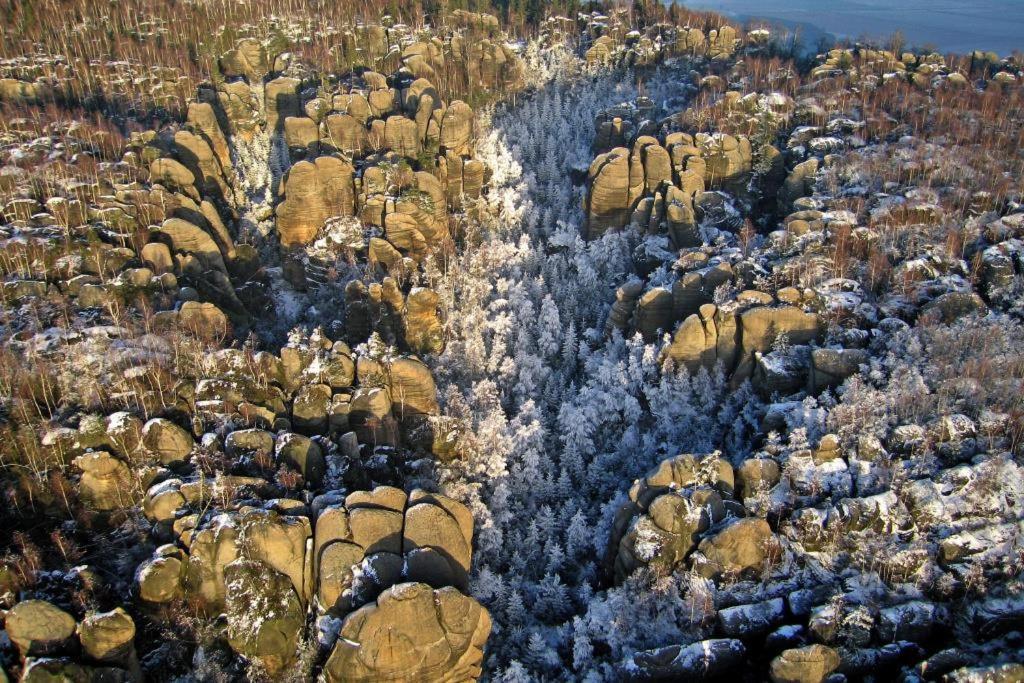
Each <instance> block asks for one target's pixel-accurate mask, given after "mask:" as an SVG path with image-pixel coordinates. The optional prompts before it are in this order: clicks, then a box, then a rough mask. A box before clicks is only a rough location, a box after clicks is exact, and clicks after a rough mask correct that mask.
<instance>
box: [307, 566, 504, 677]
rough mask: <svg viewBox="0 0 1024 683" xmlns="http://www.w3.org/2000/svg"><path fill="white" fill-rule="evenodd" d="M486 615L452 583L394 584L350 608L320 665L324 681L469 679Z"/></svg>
mask: <svg viewBox="0 0 1024 683" xmlns="http://www.w3.org/2000/svg"><path fill="white" fill-rule="evenodd" d="M490 631H491V619H490V616H489V615H488V613H487V610H485V609H484V608H483V607H481V606H480V605H479V604H478V603H477V602H476V601H475V600H473V599H472V598H468V597H466V596H464V595H462V594H461V593H459V592H458V591H456V590H455V589H453V588H442V589H440V590H431V588H430V586H427V585H424V584H418V583H405V584H399V585H397V586H395V587H393V588H390V589H388V590H387V591H385V592H384V593H382V594H381V596H380V597H379V598H378V599H377V602H376V603H375V604H370V605H367V606H365V607H362V608H360V609H359V610H357V611H356V612H353V613H352V614H351V615H349V616H348V617H347V618H346V619H345V622H344V624H343V625H342V628H341V634H340V638H339V639H338V643H337V644H336V645H335V647H334V651H333V652H331V656H330V658H329V659H328V660H327V664H326V665H325V668H324V676H325V678H326V680H328V681H379V680H436V681H452V682H455V681H472V680H476V678H478V677H479V675H480V673H481V668H480V664H481V662H482V661H483V647H484V644H485V643H486V641H487V637H488V635H489V634H490Z"/></svg>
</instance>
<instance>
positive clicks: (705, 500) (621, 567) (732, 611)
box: [605, 415, 1024, 682]
mask: <svg viewBox="0 0 1024 683" xmlns="http://www.w3.org/2000/svg"><path fill="white" fill-rule="evenodd" d="M1005 425H1006V423H1005V421H1001V420H1000V419H999V418H998V417H997V416H990V417H989V418H988V419H987V421H986V423H985V425H984V427H982V426H981V425H978V424H976V423H975V422H974V421H972V420H971V419H970V418H968V417H966V416H964V415H954V416H950V417H946V418H942V419H939V420H936V421H935V422H934V423H932V424H929V425H928V426H927V427H926V428H922V427H919V426H917V425H913V424H910V425H901V426H898V427H896V428H894V429H893V430H892V432H891V433H890V435H889V436H888V437H887V438H886V439H885V440H884V442H883V441H880V440H878V439H876V438H874V437H862V438H860V439H859V440H858V441H857V443H856V444H855V445H853V446H852V447H844V446H843V445H842V443H841V440H840V439H839V438H838V437H837V436H835V435H826V436H825V437H823V438H822V439H821V440H820V442H819V443H818V444H817V445H816V446H815V447H813V448H807V449H803V450H791V449H783V448H777V447H771V448H768V449H766V450H765V451H762V452H759V453H756V454H755V455H754V456H753V457H750V458H747V459H745V460H743V461H742V462H740V463H739V464H738V465H737V466H735V467H734V466H733V464H732V463H731V462H730V461H729V460H727V459H726V458H725V457H723V456H722V455H721V454H719V453H713V454H710V455H705V456H694V455H681V456H677V457H674V458H670V459H668V460H665V461H663V462H662V463H661V464H660V465H659V466H658V467H657V468H655V469H654V470H652V471H651V472H650V473H648V474H647V475H646V476H645V477H644V478H643V479H640V480H638V481H636V482H635V483H634V484H633V486H632V488H631V489H630V491H629V501H628V502H627V503H625V504H624V505H623V506H622V507H621V508H620V509H619V511H618V513H617V514H616V516H615V519H614V522H613V525H612V532H611V537H610V539H609V545H608V551H607V555H606V558H605V569H606V571H607V572H608V575H609V576H610V577H611V578H612V579H613V580H614V581H616V582H620V581H622V580H624V579H625V578H626V577H628V576H629V575H630V574H632V573H633V572H635V571H637V570H638V569H641V568H646V569H647V570H648V571H653V572H655V573H657V574H669V573H673V572H680V571H690V572H693V573H695V574H697V575H699V576H703V577H707V578H708V579H711V580H712V581H714V583H715V584H716V585H717V587H718V590H717V591H716V590H712V591H711V593H710V597H709V598H708V600H709V601H710V602H711V603H712V606H713V609H711V610H710V612H709V616H708V617H707V619H705V621H704V623H703V625H702V628H701V633H703V635H704V637H707V638H711V639H710V640H704V641H700V642H697V643H693V644H690V645H675V646H670V647H664V648H660V649H657V650H652V651H644V652H638V653H635V654H633V655H631V656H630V657H629V658H628V659H627V661H626V662H624V663H623V664H622V675H623V676H626V677H628V678H630V679H631V680H662V679H667V678H671V677H673V676H686V675H690V676H696V677H697V678H698V679H700V680H705V677H706V676H709V675H711V674H709V673H708V672H719V673H727V672H729V671H735V672H738V671H740V670H742V668H743V667H744V666H746V665H747V662H749V660H750V658H751V657H752V656H753V657H757V658H763V659H764V660H765V661H766V663H767V662H768V660H770V663H768V664H767V671H768V672H769V674H770V677H771V679H772V680H773V681H816V682H820V681H825V680H831V679H830V678H829V675H830V674H832V673H833V672H835V673H836V674H837V675H838V674H841V675H843V676H845V677H846V678H847V679H849V678H851V677H854V678H857V677H861V676H864V675H867V674H873V675H878V674H879V673H880V672H882V671H889V672H893V673H895V672H896V671H898V670H900V669H901V668H904V670H906V669H910V670H914V671H916V672H917V674H918V675H920V676H922V677H936V676H943V675H946V674H948V675H949V680H955V681H959V680H982V679H985V680H1014V678H1013V677H1014V676H1018V675H1019V674H1020V670H1021V669H1020V665H1018V664H1001V665H995V666H987V667H986V666H977V664H976V662H977V661H978V660H979V659H983V658H984V657H985V652H986V651H987V650H986V648H987V647H990V646H991V647H996V648H1006V647H1010V648H1013V647H1017V645H1015V643H1017V642H1018V640H1019V635H1018V634H1016V633H1015V632H1014V629H1015V627H1016V625H1017V624H1019V623H1020V621H1019V620H1020V618H1021V616H1022V615H1021V607H1020V601H1019V596H1020V591H1021V585H1020V582H1019V580H1017V579H1016V578H1014V577H1013V576H1012V574H1013V569H1012V568H1010V567H1008V566H1007V565H1006V563H1005V562H1004V561H1003V559H1002V558H1005V557H1007V556H1008V555H1009V556H1012V555H1013V554H1014V553H1015V552H1019V542H1018V541H1017V540H1016V539H1018V538H1019V534H1020V532H1021V530H1022V526H1021V521H1020V520H1019V519H1018V518H1017V517H1016V516H1015V515H1013V514H1010V515H1009V516H1007V515H1006V514H1005V512H999V511H1005V510H1006V509H1007V507H1006V506H1007V503H1008V502H1009V501H1010V500H1012V499H1014V498H1015V497H1016V496H1018V495H1019V493H1020V486H1021V482H1022V481H1024V477H1022V474H1024V473H1022V472H1021V470H1020V468H1019V467H1018V466H1017V464H1016V463H1014V462H1013V461H1011V460H1007V459H1000V458H998V457H997V455H998V453H999V452H1000V449H1002V448H1004V447H1005V446H1006V445H1007V444H1008V441H1007V433H1006V431H1005ZM983 431H984V433H985V437H984V438H981V433H982V432H983ZM926 444H927V445H926ZM927 449H934V450H937V451H938V452H939V453H940V454H941V463H942V464H939V463H934V464H932V465H930V466H929V465H923V463H922V462H921V460H920V456H919V455H917V454H918V453H920V452H922V451H923V450H927ZM893 469H897V470H900V471H902V472H903V476H904V477H905V481H906V483H905V484H903V485H902V486H900V487H898V488H897V487H896V486H895V484H894V481H895V479H898V478H899V477H898V476H897V475H894V474H893V473H892V470H893ZM993 513H995V515H996V518H997V519H998V520H999V521H998V522H997V523H993V520H992V515H993ZM879 534H881V535H883V536H886V535H888V536H893V537H898V538H899V539H900V545H901V546H902V548H901V549H899V550H891V551H889V552H883V553H882V554H881V555H878V556H876V557H864V556H862V554H863V553H864V552H865V551H864V544H868V546H869V547H870V543H871V541H870V539H871V538H877V536H878V535H879ZM824 558H832V559H831V560H830V563H829V564H828V565H822V561H823V559H824ZM986 558H987V559H986ZM979 562H980V563H981V564H984V565H985V566H988V567H991V568H992V570H993V571H994V572H997V573H998V572H1001V573H1002V574H1003V576H1002V580H1001V581H1000V582H999V583H997V584H993V585H991V586H989V587H987V588H986V589H985V591H984V594H983V596H981V597H976V594H975V593H974V592H973V591H972V588H971V586H972V582H977V581H981V580H982V579H980V578H979V576H978V574H977V573H976V572H975V571H974V570H972V569H971V566H972V564H974V565H976V564H977V563H979ZM865 572H866V573H867V574H865ZM868 574H874V575H876V577H880V579H879V578H875V579H874V580H872V579H871V578H870V577H869V576H868ZM950 629H967V630H968V631H969V632H971V633H972V634H974V636H973V637H972V638H971V639H968V640H967V641H964V642H961V643H960V644H959V645H953V646H949V645H945V646H942V645H940V644H941V643H946V642H947V641H948V639H947V638H946V637H945V634H946V633H948V631H949V630H950ZM982 632H984V633H983V635H982ZM972 641H975V642H974V644H972ZM977 641H980V642H981V644H980V645H979V644H976V643H977ZM986 641H987V642H988V643H989V644H986ZM716 675H717V674H716ZM976 676H980V677H981V678H975V677H976ZM986 676H988V677H990V678H985V677H986Z"/></svg>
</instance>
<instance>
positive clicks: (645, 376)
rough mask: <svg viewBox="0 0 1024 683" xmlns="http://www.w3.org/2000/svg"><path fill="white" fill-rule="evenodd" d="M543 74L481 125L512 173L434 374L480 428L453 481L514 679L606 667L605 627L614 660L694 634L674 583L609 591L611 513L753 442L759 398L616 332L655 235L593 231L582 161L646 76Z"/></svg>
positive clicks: (489, 156)
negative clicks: (664, 474) (586, 222)
mask: <svg viewBox="0 0 1024 683" xmlns="http://www.w3.org/2000/svg"><path fill="white" fill-rule="evenodd" d="M552 60H558V61H559V62H560V65H558V66H551V65H550V64H545V62H550V61H552ZM530 71H531V72H532V73H539V74H544V73H554V74H555V76H554V77H553V78H551V79H550V80H548V81H547V82H545V83H543V84H542V85H541V86H540V87H539V88H538V89H537V90H536V91H535V92H533V93H532V94H530V95H529V96H528V97H526V98H521V99H520V101H519V102H517V103H515V104H513V105H508V106H505V107H500V108H499V109H498V110H497V111H496V112H494V113H493V115H491V116H485V117H484V118H483V120H482V121H481V125H482V126H483V127H484V128H485V130H484V131H483V132H482V137H483V140H482V142H481V144H480V150H479V153H480V155H481V158H482V159H483V160H485V161H486V163H487V164H488V165H489V166H490V167H491V168H492V169H494V174H495V175H494V178H493V179H492V187H491V190H490V193H489V195H488V196H487V198H486V209H485V211H484V213H483V215H482V216H481V217H480V220H479V221H478V222H477V224H476V225H475V226H474V228H471V232H472V230H474V229H475V230H476V231H477V232H476V234H472V235H470V238H469V239H470V245H469V246H467V248H466V249H465V250H464V251H463V252H462V253H461V255H460V260H459V262H458V263H455V264H453V265H452V266H451V267H450V268H449V270H448V274H447V276H446V277H445V278H444V283H443V286H441V287H440V288H439V291H440V292H441V294H442V298H443V299H445V300H446V305H447V308H448V310H449V313H448V319H449V324H450V325H451V327H452V333H451V336H452V339H451V341H450V342H449V344H448V346H447V348H446V350H445V352H444V354H443V355H442V356H441V357H440V358H439V359H438V360H437V366H436V367H435V368H434V369H435V372H436V373H437V377H438V389H439V393H440V395H441V398H442V411H443V413H444V414H445V415H447V416H449V417H450V418H451V419H453V420H456V421H458V422H459V423H461V425H462V426H463V427H464V429H462V430H461V433H462V434H463V435H464V437H463V442H461V443H460V444H459V447H460V451H461V452H462V453H463V454H464V457H463V459H460V460H457V461H455V462H452V463H450V464H449V465H448V466H447V468H446V469H445V470H444V472H443V475H442V476H443V478H444V482H443V485H444V490H445V492H446V493H447V494H448V495H451V496H453V497H455V498H457V499H460V500H465V501H468V502H470V504H471V508H472V510H473V513H474V516H475V519H476V524H477V529H478V530H479V531H478V536H477V540H476V544H477V548H476V553H475V555H474V565H475V575H474V578H473V585H472V592H473V594H474V596H475V597H477V598H478V599H479V600H481V602H483V603H484V604H485V605H486V606H487V608H488V609H489V610H490V611H491V615H492V617H493V618H494V621H495V627H494V628H495V636H496V637H495V638H493V639H492V641H491V642H492V643H494V645H493V647H489V655H488V660H487V663H488V665H489V669H490V670H491V671H492V673H493V672H498V671H501V673H502V677H503V678H505V679H508V680H516V679H517V678H523V677H525V678H527V679H535V678H536V677H537V676H542V675H543V674H544V673H545V672H549V673H554V672H555V671H556V670H557V669H558V667H559V666H560V661H561V655H559V654H558V652H559V651H562V652H563V653H564V652H565V651H567V650H571V652H572V654H571V656H572V660H573V663H574V667H575V668H576V670H577V672H578V673H579V674H581V675H585V674H586V673H587V672H588V671H591V670H592V669H593V667H597V666H599V663H598V662H597V661H596V658H595V655H594V653H593V652H592V648H591V645H590V635H591V633H600V634H601V636H602V640H603V641H605V642H608V643H610V644H612V647H613V649H614V651H613V652H610V653H603V654H605V655H609V654H610V655H612V657H610V658H609V657H605V658H604V661H605V662H609V661H614V660H617V659H619V658H620V657H621V655H622V654H624V653H627V652H629V651H635V650H636V649H638V648H643V647H645V646H651V645H654V644H657V643H661V642H665V639H666V638H670V637H671V635H672V634H673V633H678V626H677V624H678V623H679V622H680V619H679V618H678V617H679V615H680V614H682V613H683V612H691V613H692V606H691V605H690V604H689V602H688V600H689V599H690V598H688V597H687V596H688V591H686V590H683V591H680V590H679V587H678V586H676V585H674V582H675V579H672V578H671V577H670V578H668V579H660V580H657V581H656V584H657V585H651V586H648V587H647V588H648V590H644V591H640V590H638V586H635V585H627V586H624V587H621V588H619V589H613V590H611V591H608V592H607V593H605V594H602V595H599V596H598V597H597V598H596V599H595V598H594V594H595V592H596V591H602V588H603V581H602V578H603V577H602V576H601V568H600V564H601V558H602V556H603V555H604V553H605V551H606V548H607V542H608V541H607V539H608V535H609V526H610V523H611V517H612V515H613V513H614V510H615V508H616V507H617V506H618V505H620V504H621V502H622V500H623V496H624V493H623V491H624V489H626V488H627V487H628V483H629V482H631V481H633V480H634V479H635V478H636V477H637V476H640V475H641V474H642V473H643V472H644V471H645V470H648V469H650V468H651V466H653V465H654V464H656V463H657V462H658V461H659V460H661V459H663V458H665V457H666V456H671V455H675V454H676V453H679V452H710V451H712V450H714V449H715V448H717V447H721V445H722V444H723V442H726V441H728V442H729V443H730V444H732V445H733V447H734V452H735V451H736V450H738V449H742V448H743V447H744V445H745V444H743V437H744V432H745V427H748V426H751V425H749V424H747V423H746V422H745V421H744V420H745V415H747V414H752V412H751V409H752V407H753V406H752V403H754V402H756V400H757V399H756V398H755V397H754V396H753V395H752V394H751V393H750V392H748V391H746V390H741V391H735V392H728V391H727V388H726V383H725V379H724V377H723V376H722V375H721V373H710V374H709V373H707V372H704V371H702V372H700V373H699V374H698V375H696V376H694V377H690V376H688V375H687V374H686V373H685V372H682V373H679V374H677V373H674V372H667V373H663V372H662V370H661V366H660V364H659V362H658V349H659V346H658V345H655V344H650V345H645V344H644V343H643V341H642V340H641V339H640V338H639V336H636V337H635V338H633V339H623V338H622V336H621V335H620V334H618V332H615V333H614V334H610V335H609V334H606V332H605V330H604V319H605V317H606V316H607V314H608V310H609V308H610V306H611V303H612V302H613V301H614V293H615V289H616V287H618V286H619V285H621V284H622V283H623V282H625V281H626V280H628V279H630V277H635V275H634V272H633V271H634V266H633V259H632V252H633V250H634V249H636V248H637V246H638V244H639V242H640V239H639V235H638V234H637V232H636V231H635V230H625V231H621V232H609V233H607V234H605V235H604V236H603V237H602V238H600V239H596V240H593V241H584V240H583V239H582V237H581V225H582V220H583V214H582V210H581V206H582V200H583V192H584V188H583V186H582V184H574V183H573V180H572V177H571V173H570V171H571V170H573V169H581V170H583V171H585V169H586V167H587V165H588V163H589V161H590V158H591V156H592V152H591V143H592V140H593V135H594V133H593V131H594V127H593V121H594V118H595V116H596V115H597V113H598V112H599V111H601V110H602V109H604V108H607V107H610V106H613V105H617V104H620V103H622V102H629V101H632V100H633V99H634V98H635V97H636V95H637V92H636V88H635V85H634V81H633V78H634V76H633V74H632V73H630V72H627V71H622V70H619V71H613V72H611V73H603V74H595V73H593V72H585V71H584V70H583V68H582V64H581V63H579V62H578V61H575V60H574V58H573V57H572V56H571V55H569V54H568V53H565V52H561V51H556V52H555V53H553V54H552V53H548V54H546V56H545V57H544V58H543V59H542V61H541V62H540V63H538V64H534V65H533V68H531V69H530ZM636 580H637V581H641V582H644V581H648V580H649V579H648V578H645V577H637V578H636ZM701 582H702V580H698V583H701ZM694 590H695V591H697V592H698V593H700V591H701V590H706V587H705V586H703V585H700V586H696V587H695V588H694ZM694 599H699V600H703V599H704V597H703V595H699V596H695V597H694ZM612 615H614V618H610V617H612ZM680 635H681V634H680ZM593 670H595V671H597V669H593ZM605 673H609V672H605Z"/></svg>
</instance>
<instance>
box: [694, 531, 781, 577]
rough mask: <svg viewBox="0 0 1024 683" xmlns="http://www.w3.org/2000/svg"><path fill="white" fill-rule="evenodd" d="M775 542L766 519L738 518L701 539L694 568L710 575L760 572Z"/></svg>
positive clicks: (703, 574) (707, 575) (704, 574)
mask: <svg viewBox="0 0 1024 683" xmlns="http://www.w3.org/2000/svg"><path fill="white" fill-rule="evenodd" d="M775 543H777V541H776V539H775V535H774V534H773V533H772V529H771V527H770V526H768V522H766V521H765V520H763V519H756V518H746V519H738V520H736V521H734V522H732V523H731V524H729V525H728V526H726V527H725V528H724V529H722V530H721V531H719V532H717V533H715V534H714V535H713V536H709V537H707V538H705V539H704V540H702V541H701V542H700V545H699V546H698V548H697V550H698V553H699V555H698V557H697V558H696V559H695V561H694V567H695V568H696V569H697V572H698V573H699V574H701V575H702V576H706V577H709V578H711V577H719V576H722V575H732V576H738V575H742V574H744V573H749V572H759V571H761V570H762V569H763V568H764V567H765V564H766V562H767V561H768V559H769V557H770V556H771V552H772V549H771V546H772V545H773V544H775Z"/></svg>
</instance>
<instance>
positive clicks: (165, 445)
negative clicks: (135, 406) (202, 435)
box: [142, 417, 195, 465]
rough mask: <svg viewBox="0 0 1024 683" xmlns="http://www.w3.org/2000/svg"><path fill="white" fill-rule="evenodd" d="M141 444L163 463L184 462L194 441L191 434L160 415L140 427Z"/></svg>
mask: <svg viewBox="0 0 1024 683" xmlns="http://www.w3.org/2000/svg"><path fill="white" fill-rule="evenodd" d="M142 445H143V446H144V447H145V448H146V450H147V451H149V452H150V453H152V454H153V455H155V456H156V457H157V458H158V459H159V460H160V463H161V464H163V465H175V464H179V463H183V462H185V460H186V459H188V456H189V453H191V452H192V447H193V446H194V445H195V441H194V440H193V439H192V435H191V434H189V433H188V432H186V431H185V430H184V429H182V428H181V427H179V426H178V425H176V424H174V423H173V422H171V421H170V420H168V419H166V418H162V417H155V418H153V419H152V420H150V421H149V422H147V423H146V424H145V426H143V428H142Z"/></svg>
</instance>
